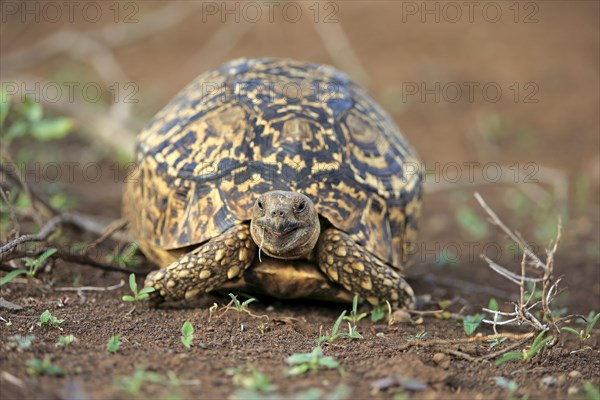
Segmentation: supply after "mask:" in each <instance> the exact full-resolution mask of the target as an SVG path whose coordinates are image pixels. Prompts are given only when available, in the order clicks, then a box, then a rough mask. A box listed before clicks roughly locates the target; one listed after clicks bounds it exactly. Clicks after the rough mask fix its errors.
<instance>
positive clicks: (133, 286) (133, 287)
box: [129, 274, 138, 294]
mask: <svg viewBox="0 0 600 400" xmlns="http://www.w3.org/2000/svg"><path fill="white" fill-rule="evenodd" d="M129 287H130V288H131V291H132V292H133V294H137V292H138V291H137V282H136V281H135V274H130V275H129Z"/></svg>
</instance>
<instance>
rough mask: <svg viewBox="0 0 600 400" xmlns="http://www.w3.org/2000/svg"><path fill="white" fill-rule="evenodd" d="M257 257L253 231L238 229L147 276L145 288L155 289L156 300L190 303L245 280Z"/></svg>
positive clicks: (245, 226)
mask: <svg viewBox="0 0 600 400" xmlns="http://www.w3.org/2000/svg"><path fill="white" fill-rule="evenodd" d="M255 255H256V244H254V242H253V241H252V238H251V237H250V227H249V226H248V225H236V226H234V227H232V228H229V229H228V230H227V231H225V232H223V234H222V235H220V236H217V237H215V238H213V239H211V240H210V241H208V242H206V243H204V244H203V245H202V246H199V247H198V248H196V249H194V250H193V251H191V252H190V253H187V254H185V255H184V256H182V257H181V258H179V259H178V260H177V261H175V262H173V263H172V264H170V265H168V266H167V267H164V268H161V269H159V270H158V271H153V272H151V273H150V274H148V276H147V277H146V281H145V286H150V287H153V288H154V289H156V291H155V292H153V293H152V294H151V297H152V298H153V300H159V301H160V300H166V301H172V300H181V299H186V300H187V299H191V298H192V297H195V296H197V295H198V294H201V293H205V292H210V291H211V290H215V289H218V288H219V287H220V286H221V285H222V284H223V283H225V282H226V281H228V280H230V279H234V278H239V277H240V276H242V275H243V273H244V271H245V270H246V268H248V267H249V266H250V265H251V264H252V262H253V261H254V257H255Z"/></svg>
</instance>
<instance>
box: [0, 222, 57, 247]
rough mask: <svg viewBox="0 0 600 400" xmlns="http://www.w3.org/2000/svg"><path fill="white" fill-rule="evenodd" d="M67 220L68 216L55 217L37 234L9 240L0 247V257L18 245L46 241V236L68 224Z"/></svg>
mask: <svg viewBox="0 0 600 400" xmlns="http://www.w3.org/2000/svg"><path fill="white" fill-rule="evenodd" d="M68 218H69V217H68V215H57V216H56V217H54V218H52V219H51V220H50V221H48V222H47V223H46V225H44V226H43V227H42V229H40V231H39V232H38V233H35V234H28V235H23V236H19V237H18V238H16V239H14V240H11V241H10V242H8V243H6V244H5V245H3V246H2V247H0V256H1V255H2V254H4V253H6V252H8V251H10V250H12V249H14V248H15V247H17V246H18V245H20V244H23V243H28V242H41V241H44V240H46V239H47V238H48V236H50V235H51V234H52V233H53V232H54V231H55V230H56V228H57V227H58V226H59V225H61V224H63V223H65V222H68Z"/></svg>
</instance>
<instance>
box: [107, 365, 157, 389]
mask: <svg viewBox="0 0 600 400" xmlns="http://www.w3.org/2000/svg"><path fill="white" fill-rule="evenodd" d="M146 382H151V383H157V384H164V383H165V379H164V378H163V377H162V376H161V375H160V374H157V373H156V372H151V371H146V367H145V366H141V367H137V368H136V369H135V371H134V372H133V375H131V376H122V377H119V379H118V383H119V386H120V387H121V390H123V391H124V392H125V393H127V394H129V395H131V396H138V394H139V393H140V389H141V388H142V386H143V385H144V384H145V383H146Z"/></svg>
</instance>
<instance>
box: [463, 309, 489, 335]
mask: <svg viewBox="0 0 600 400" xmlns="http://www.w3.org/2000/svg"><path fill="white" fill-rule="evenodd" d="M483 318H484V316H483V314H475V315H467V316H466V317H465V319H464V320H463V328H464V329H465V333H466V334H467V336H470V335H471V334H472V333H473V332H475V331H476V330H477V327H479V324H480V323H481V321H483Z"/></svg>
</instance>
